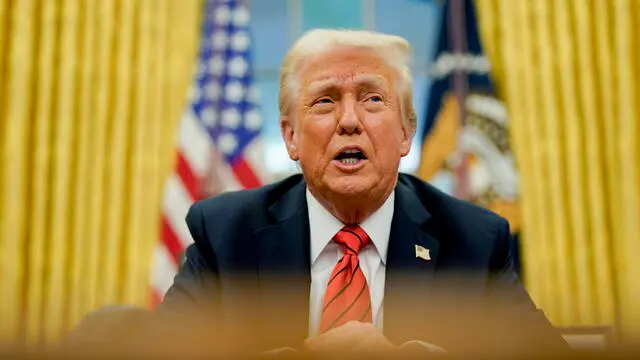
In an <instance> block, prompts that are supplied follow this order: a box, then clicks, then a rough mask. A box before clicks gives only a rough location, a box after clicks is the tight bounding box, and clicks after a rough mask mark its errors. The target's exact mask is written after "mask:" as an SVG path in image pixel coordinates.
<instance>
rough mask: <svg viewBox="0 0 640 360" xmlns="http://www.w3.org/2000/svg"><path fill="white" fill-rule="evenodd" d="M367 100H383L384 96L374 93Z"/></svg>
mask: <svg viewBox="0 0 640 360" xmlns="http://www.w3.org/2000/svg"><path fill="white" fill-rule="evenodd" d="M367 101H373V102H382V101H383V100H382V96H380V95H373V96H370V97H368V98H367Z"/></svg>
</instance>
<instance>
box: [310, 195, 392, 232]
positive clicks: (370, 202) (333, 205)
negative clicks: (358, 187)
mask: <svg viewBox="0 0 640 360" xmlns="http://www.w3.org/2000/svg"><path fill="white" fill-rule="evenodd" d="M393 189H394V188H393V187H392V188H391V189H389V190H387V191H385V192H383V193H381V194H379V195H377V196H359V197H357V200H356V198H355V197H354V196H346V197H345V196H331V197H330V198H329V197H327V196H319V195H320V194H316V193H315V192H314V191H313V190H312V189H309V191H310V192H311V194H312V195H313V196H314V197H315V198H316V199H317V200H318V202H319V203H320V204H321V205H322V206H323V207H324V208H325V209H327V211H329V212H330V213H331V214H332V215H333V216H335V217H336V218H337V219H338V220H340V221H342V223H344V224H345V225H357V224H361V223H362V222H364V221H365V220H366V219H367V218H368V217H369V216H371V214H373V213H374V212H376V211H377V210H378V209H379V208H380V207H382V205H383V204H384V202H385V201H387V198H388V197H389V195H391V192H392V191H393Z"/></svg>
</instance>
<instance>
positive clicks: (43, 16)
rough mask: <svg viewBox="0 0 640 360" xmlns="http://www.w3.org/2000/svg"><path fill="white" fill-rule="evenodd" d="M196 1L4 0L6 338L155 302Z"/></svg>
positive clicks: (0, 14) (1, 282)
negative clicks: (116, 307) (164, 200)
mask: <svg viewBox="0 0 640 360" xmlns="http://www.w3.org/2000/svg"><path fill="white" fill-rule="evenodd" d="M200 16H201V0H182V1H174V0H104V1H92V0H58V1H48V0H0V160H1V163H0V293H1V294H2V296H0V318H1V319H2V321H0V341H4V340H27V341H42V340H44V341H50V340H53V339H56V338H58V337H59V336H60V335H61V334H62V333H63V332H64V331H65V330H67V329H69V328H70V327H72V326H74V325H75V324H77V322H78V321H79V320H80V319H81V317H82V316H84V315H85V314H86V313H87V312H89V311H91V310H94V309H96V308H99V307H101V306H104V305H110V304H130V305H138V306H147V305H148V303H149V293H148V289H149V276H150V271H151V262H152V255H153V251H152V249H153V247H154V245H155V244H156V243H157V241H158V223H159V213H160V201H161V196H162V188H163V183H164V179H166V177H167V175H168V173H169V171H170V170H171V168H172V166H173V161H174V151H175V132H176V130H177V124H178V122H179V119H180V115H181V112H182V111H183V109H184V106H185V101H184V100H185V99H186V94H187V89H188V85H189V84H190V81H191V76H192V72H193V70H194V69H193V65H194V64H195V59H196V54H197V44H198V40H199V26H200V25H199V24H200Z"/></svg>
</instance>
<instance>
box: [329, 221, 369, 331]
mask: <svg viewBox="0 0 640 360" xmlns="http://www.w3.org/2000/svg"><path fill="white" fill-rule="evenodd" d="M333 241H335V242H336V243H337V244H338V245H340V246H341V247H342V248H343V250H344V255H343V256H342V258H341V259H340V260H339V261H338V263H337V264H336V266H335V267H334V268H333V272H332V273H331V276H330V277H329V283H328V284H327V291H326V293H325V295H324V305H323V307H322V321H321V322H320V333H323V332H325V331H327V330H330V329H333V328H336V327H339V326H341V325H344V324H346V323H347V322H349V321H353V320H356V321H362V322H371V296H370V294H369V287H368V286H367V279H366V278H365V277H364V273H363V272H362V269H360V262H359V260H358V253H359V252H360V250H362V249H364V248H365V246H367V244H369V242H371V239H369V235H367V233H366V232H364V230H362V228H360V226H357V225H354V226H345V227H343V228H342V229H341V230H340V231H339V232H338V233H337V234H336V235H335V236H334V237H333Z"/></svg>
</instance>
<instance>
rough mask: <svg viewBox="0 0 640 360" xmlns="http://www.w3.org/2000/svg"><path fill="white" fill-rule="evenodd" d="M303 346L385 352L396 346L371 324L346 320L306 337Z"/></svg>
mask: <svg viewBox="0 0 640 360" xmlns="http://www.w3.org/2000/svg"><path fill="white" fill-rule="evenodd" d="M304 348H305V350H307V351H312V352H345V351H353V352H375V353H380V352H387V351H392V350H395V349H396V347H395V346H394V345H393V344H392V343H391V342H390V341H389V340H387V338H386V337H385V336H384V335H383V334H382V332H381V331H380V330H378V329H377V328H376V327H375V326H374V325H373V324H370V323H362V322H358V321H351V322H348V323H346V324H344V325H342V326H340V327H337V328H335V329H331V330H329V331H327V332H325V333H323V334H321V335H318V336H315V337H312V338H308V339H307V340H305V342H304Z"/></svg>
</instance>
